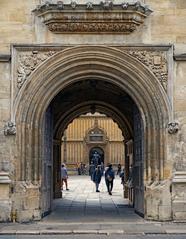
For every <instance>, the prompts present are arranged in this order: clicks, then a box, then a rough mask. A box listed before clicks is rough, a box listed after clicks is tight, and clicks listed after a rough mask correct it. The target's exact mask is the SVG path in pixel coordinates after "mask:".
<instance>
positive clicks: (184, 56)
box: [174, 53, 186, 61]
mask: <svg viewBox="0 0 186 239" xmlns="http://www.w3.org/2000/svg"><path fill="white" fill-rule="evenodd" d="M174 60H175V61H186V53H184V54H180V55H174Z"/></svg>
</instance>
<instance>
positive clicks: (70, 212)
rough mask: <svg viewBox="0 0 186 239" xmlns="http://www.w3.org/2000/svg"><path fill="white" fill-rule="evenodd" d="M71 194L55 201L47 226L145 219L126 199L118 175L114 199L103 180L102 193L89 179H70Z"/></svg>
mask: <svg viewBox="0 0 186 239" xmlns="http://www.w3.org/2000/svg"><path fill="white" fill-rule="evenodd" d="M68 184H69V189H70V190H69V191H66V190H64V191H63V198H61V199H57V200H54V210H53V212H52V213H51V214H50V215H49V216H47V217H45V218H44V219H43V222H45V223H57V222H60V223H62V222H78V223H80V222H98V221H100V222H132V221H135V222H141V221H143V218H141V217H140V216H138V215H137V214H136V213H134V210H133V208H131V207H129V206H128V200H126V199H124V198H123V186H122V184H121V180H120V178H119V176H116V179H115V180H114V187H113V192H112V196H110V195H108V192H107V190H106V186H105V181H104V178H102V180H101V184H100V188H99V189H100V193H97V192H96V191H95V185H94V183H93V182H92V181H91V180H90V177H89V176H70V177H69V179H68Z"/></svg>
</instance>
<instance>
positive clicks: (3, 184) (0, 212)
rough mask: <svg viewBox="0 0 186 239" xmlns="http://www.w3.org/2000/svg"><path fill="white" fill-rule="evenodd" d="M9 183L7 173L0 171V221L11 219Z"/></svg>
mask: <svg viewBox="0 0 186 239" xmlns="http://www.w3.org/2000/svg"><path fill="white" fill-rule="evenodd" d="M10 183H11V180H10V178H9V173H7V172H4V171H1V172H0V221H1V222H6V221H11V209H12V203H11V200H10Z"/></svg>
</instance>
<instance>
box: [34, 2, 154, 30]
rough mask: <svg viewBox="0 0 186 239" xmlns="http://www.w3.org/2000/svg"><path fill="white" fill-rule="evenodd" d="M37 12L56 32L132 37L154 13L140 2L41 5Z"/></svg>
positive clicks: (50, 28) (35, 11)
mask: <svg viewBox="0 0 186 239" xmlns="http://www.w3.org/2000/svg"><path fill="white" fill-rule="evenodd" d="M34 13H35V14H36V15H37V16H38V17H40V18H41V19H42V22H44V23H45V25H47V26H48V29H49V30H50V31H52V32H54V33H83V32H86V33H96V32H97V33H99V32H100V33H122V34H129V33H131V32H133V31H134V30H136V28H137V27H138V26H139V25H141V24H142V23H143V22H144V19H145V18H146V17H147V16H148V15H150V14H151V13H152V11H151V10H150V9H149V8H148V7H147V6H145V5H143V4H141V3H140V2H139V1H138V2H135V3H127V2H123V3H121V4H115V3H113V2H112V1H105V2H103V1H101V2H100V4H94V3H93V2H88V3H87V4H77V3H76V2H74V1H72V2H71V4H63V2H61V1H59V2H58V3H57V4H52V3H46V4H43V5H39V6H38V7H37V8H36V9H35V10H34Z"/></svg>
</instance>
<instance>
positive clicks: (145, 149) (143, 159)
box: [15, 46, 170, 218]
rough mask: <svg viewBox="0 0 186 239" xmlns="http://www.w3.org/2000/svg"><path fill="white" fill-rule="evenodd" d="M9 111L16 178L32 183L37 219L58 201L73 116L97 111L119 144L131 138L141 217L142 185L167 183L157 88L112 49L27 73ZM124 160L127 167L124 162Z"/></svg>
mask: <svg viewBox="0 0 186 239" xmlns="http://www.w3.org/2000/svg"><path fill="white" fill-rule="evenodd" d="M41 72H42V74H41ZM15 110H16V113H15V115H16V124H17V128H18V132H21V133H20V134H19V133H18V134H17V145H18V165H19V167H18V168H19V169H20V170H19V171H18V172H17V175H18V176H17V177H18V178H17V180H18V181H23V182H24V181H26V182H32V183H33V184H34V185H37V186H36V187H35V188H34V190H37V189H38V190H37V193H35V195H36V204H35V207H34V208H37V210H38V214H39V215H43V214H44V213H45V212H47V211H50V210H51V201H52V196H54V197H59V196H61V192H60V184H59V183H60V173H59V168H60V160H59V159H60V145H61V142H60V140H61V138H62V135H63V132H64V130H65V128H66V127H67V125H68V124H69V123H70V122H71V121H72V120H73V119H74V118H76V117H77V116H79V115H81V114H84V113H87V112H95V111H98V112H100V113H103V114H106V115H108V116H110V117H111V118H112V119H113V120H115V121H116V122H117V124H118V125H119V127H120V128H121V130H122V132H123V136H124V138H125V140H126V141H130V140H133V139H134V137H135V139H136V140H133V149H134V161H133V168H134V170H133V172H132V178H133V183H134V207H135V209H136V211H138V212H139V213H142V214H145V215H146V216H147V217H148V211H149V210H150V207H149V208H148V206H150V204H147V202H146V201H144V200H143V198H144V184H148V183H149V184H151V183H152V182H155V181H156V182H157V181H159V180H162V179H166V175H165V174H164V165H165V162H166V157H167V156H166V155H167V154H166V150H167V149H166V147H164V143H165V140H163V141H161V145H160V139H162V138H164V139H165V133H166V131H165V125H166V124H167V122H168V120H169V112H170V109H169V103H168V99H167V96H166V94H165V92H164V91H163V89H162V86H161V84H160V83H159V82H158V81H157V79H156V77H155V76H154V75H153V74H152V73H151V72H150V71H149V70H148V69H147V68H146V67H144V66H143V65H142V64H141V63H140V62H139V61H137V60H136V59H134V58H133V57H131V56H129V55H127V54H126V53H124V52H122V51H120V50H117V49H115V48H111V47H102V46H88V47H86V46H82V47H74V48H72V49H67V50H64V51H62V52H60V53H57V54H56V55H54V56H52V57H51V58H50V59H49V60H47V61H46V62H45V64H43V65H41V66H40V67H39V68H38V69H37V70H36V71H35V72H33V74H32V75H31V76H30V78H29V80H28V81H27V82H26V83H25V85H24V86H23V87H22V90H21V91H20V93H19V95H18V96H17V101H16V102H15ZM51 142H53V149H52V148H51ZM28 143H29V144H30V147H29V148H28V147H27V145H28ZM126 143H127V142H126ZM126 145H127V144H126ZM126 147H127V146H126ZM52 152H53V153H52ZM126 152H127V151H126ZM126 162H127V165H126V168H129V162H130V160H129V159H128V160H126ZM166 173H167V169H166ZM52 174H53V180H51V178H52V177H51V175H52ZM127 174H128V176H127ZM126 177H129V172H128V173H126ZM30 190H32V189H31V188H30V187H29V189H27V190H25V192H24V193H25V195H27V196H28V195H29V192H30ZM53 192H54V194H53ZM52 194H53V195H52ZM27 207H28V214H27V215H30V218H33V210H32V209H30V207H31V205H29V204H27ZM37 210H36V209H34V212H35V211H37ZM29 213H30V214H29ZM157 213H158V212H157Z"/></svg>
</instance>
